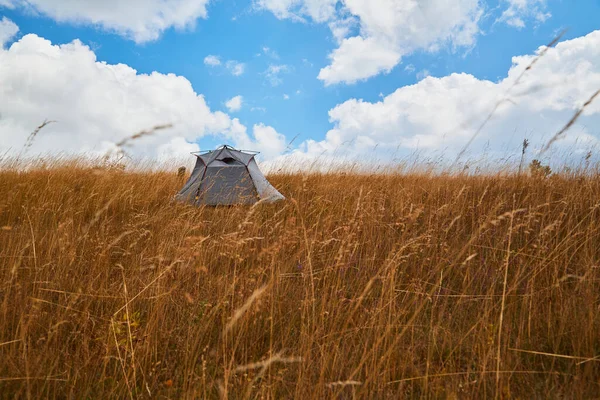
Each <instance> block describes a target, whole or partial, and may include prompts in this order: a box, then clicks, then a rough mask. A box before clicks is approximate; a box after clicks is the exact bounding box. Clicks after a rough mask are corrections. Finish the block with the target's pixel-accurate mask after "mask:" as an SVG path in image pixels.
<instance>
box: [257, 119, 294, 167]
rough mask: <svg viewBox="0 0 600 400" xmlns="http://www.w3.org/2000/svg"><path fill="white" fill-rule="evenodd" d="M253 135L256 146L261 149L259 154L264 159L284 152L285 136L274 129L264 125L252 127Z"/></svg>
mask: <svg viewBox="0 0 600 400" xmlns="http://www.w3.org/2000/svg"><path fill="white" fill-rule="evenodd" d="M253 135H254V140H255V141H256V144H257V146H258V147H259V148H260V149H262V150H261V154H262V155H263V156H264V158H266V159H271V158H274V157H276V156H278V155H280V154H281V153H283V152H284V151H285V147H286V139H285V136H284V135H282V134H281V133H279V132H277V131H276V130H275V129H274V128H272V127H270V126H265V125H264V124H258V125H254V127H253Z"/></svg>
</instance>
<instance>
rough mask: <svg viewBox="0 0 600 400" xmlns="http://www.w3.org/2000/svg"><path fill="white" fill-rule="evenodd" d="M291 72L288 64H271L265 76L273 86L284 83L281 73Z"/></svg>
mask: <svg viewBox="0 0 600 400" xmlns="http://www.w3.org/2000/svg"><path fill="white" fill-rule="evenodd" d="M288 72H290V67H288V66H287V65H269V68H267V70H266V71H265V72H264V75H265V77H266V78H267V80H268V81H269V83H270V84H271V86H273V87H275V86H279V85H281V84H282V83H283V78H282V77H281V74H284V73H288Z"/></svg>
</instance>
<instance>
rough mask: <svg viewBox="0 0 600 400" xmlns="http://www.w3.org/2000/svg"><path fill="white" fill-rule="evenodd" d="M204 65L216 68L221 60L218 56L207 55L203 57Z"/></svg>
mask: <svg viewBox="0 0 600 400" xmlns="http://www.w3.org/2000/svg"><path fill="white" fill-rule="evenodd" d="M204 65H208V66H210V67H217V66H219V65H221V59H220V58H219V56H213V55H208V56H206V57H204Z"/></svg>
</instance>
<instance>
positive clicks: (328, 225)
mask: <svg viewBox="0 0 600 400" xmlns="http://www.w3.org/2000/svg"><path fill="white" fill-rule="evenodd" d="M599 178H600V177H599V175H598V174H595V173H594V174H591V173H590V174H580V175H577V174H573V175H570V176H567V175H564V176H562V175H553V176H550V177H547V178H542V177H531V176H525V174H524V175H523V176H516V175H495V176H461V175H454V176H453V175H450V176H440V175H427V174H416V173H412V174H389V175H382V174H379V175H368V174H363V175H360V174H347V175H344V174H339V173H328V174H318V173H312V174H308V175H302V174H279V175H274V176H270V177H269V179H270V180H271V182H272V183H273V184H274V186H276V187H277V188H278V189H279V190H280V191H281V192H282V193H283V194H284V195H286V196H287V197H288V200H287V201H285V202H282V203H279V204H274V205H264V204H259V205H257V206H254V207H251V208H250V207H223V208H205V209H198V208H193V207H190V206H186V205H182V204H175V203H172V201H171V199H172V196H173V195H174V194H175V193H176V192H177V190H178V189H179V188H180V187H181V185H182V184H183V181H182V178H178V177H177V174H176V173H165V172H148V173H143V172H138V173H135V172H123V171H110V170H103V169H94V168H88V167H85V166H82V165H77V164H68V163H65V164H62V165H61V164H55V165H51V166H49V167H42V166H38V167H35V168H32V169H30V170H28V171H27V172H23V171H17V170H16V169H11V168H5V169H4V170H2V171H0V193H1V196H0V397H2V398H28V399H39V398H73V399H92V398H119V399H127V398H157V399H167V398H171V399H179V398H185V399H192V398H194V399H200V398H207V399H211V398H215V399H217V398H228V399H254V398H260V399H288V398H289V399H291V398H296V399H305V400H308V399H330V398H336V399H353V398H360V399H365V398H372V399H388V398H389V399H399V398H474V399H483V398H504V399H507V398H521V399H531V398H561V399H565V398H569V399H570V398H598V397H600V313H599V312H598V311H599V307H600V223H599V221H600V179H599Z"/></svg>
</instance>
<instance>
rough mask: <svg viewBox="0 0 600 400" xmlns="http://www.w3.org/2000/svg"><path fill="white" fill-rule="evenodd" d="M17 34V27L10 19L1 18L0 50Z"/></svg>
mask: <svg viewBox="0 0 600 400" xmlns="http://www.w3.org/2000/svg"><path fill="white" fill-rule="evenodd" d="M17 32H19V27H18V26H17V25H16V24H15V23H14V22H12V21H11V20H10V19H8V18H6V17H3V18H2V19H0V48H2V47H4V44H6V43H8V41H9V40H11V39H12V38H13V37H15V35H16V34H17Z"/></svg>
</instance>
